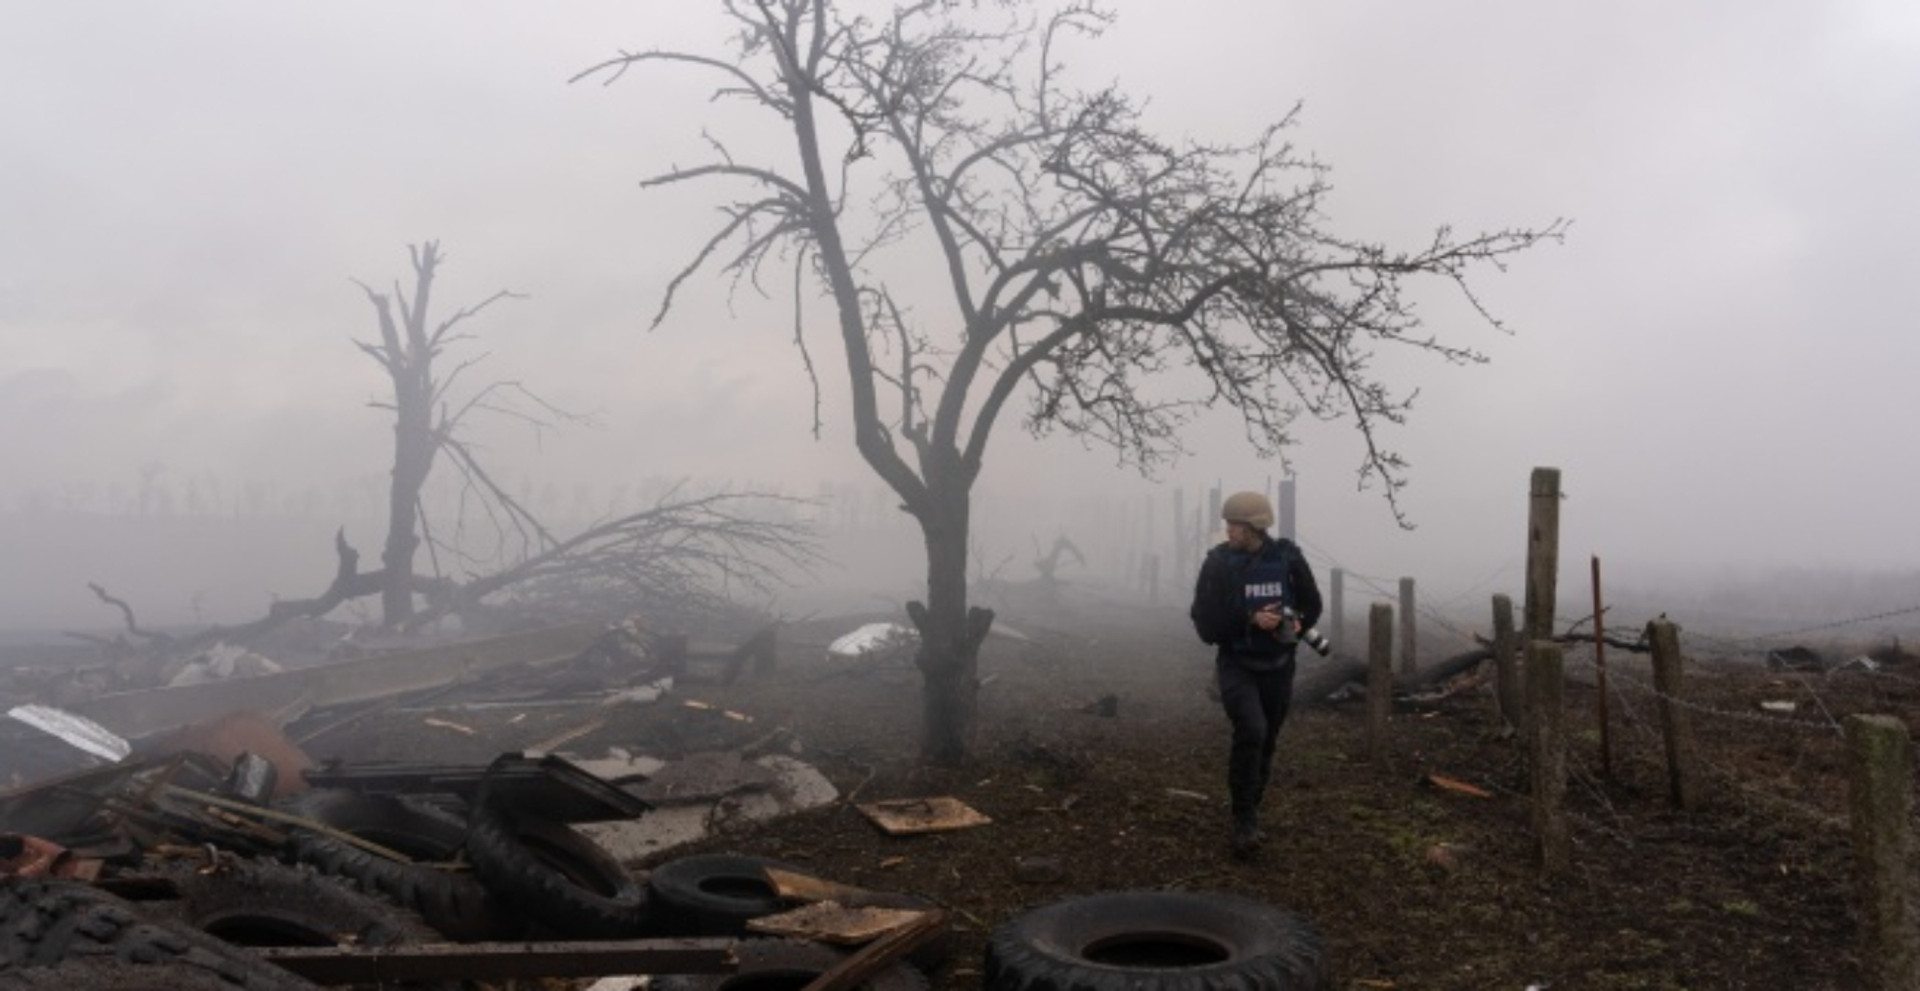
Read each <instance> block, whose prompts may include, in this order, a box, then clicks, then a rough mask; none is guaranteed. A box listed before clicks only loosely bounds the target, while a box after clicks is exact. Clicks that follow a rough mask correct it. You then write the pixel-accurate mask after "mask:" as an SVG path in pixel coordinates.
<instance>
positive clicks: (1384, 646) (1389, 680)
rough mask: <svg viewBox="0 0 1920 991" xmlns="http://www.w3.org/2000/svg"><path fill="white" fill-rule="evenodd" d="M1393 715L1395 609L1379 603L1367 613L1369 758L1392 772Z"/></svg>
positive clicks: (1377, 765) (1380, 767)
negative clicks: (1389, 745)
mask: <svg viewBox="0 0 1920 991" xmlns="http://www.w3.org/2000/svg"><path fill="white" fill-rule="evenodd" d="M1392 714H1393V607H1392V606H1390V605H1388V604H1387V603H1385V602H1376V603H1374V604H1373V608H1372V609H1371V610H1369V611H1368V613H1367V754H1368V757H1369V758H1371V759H1372V761H1373V766H1374V767H1376V768H1379V769H1380V770H1382V771H1385V770H1388V767H1389V764H1390V763H1391V762H1390V759H1389V756H1388V750H1387V718H1388V717H1389V716H1391V715H1392Z"/></svg>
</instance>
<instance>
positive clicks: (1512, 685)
mask: <svg viewBox="0 0 1920 991" xmlns="http://www.w3.org/2000/svg"><path fill="white" fill-rule="evenodd" d="M1519 647H1520V641H1519V639H1518V638H1517V637H1515V636H1514V632H1513V596H1511V595H1507V594H1506V593H1504V592H1503V593H1501V594H1499V595H1496V596H1494V597H1493V704H1494V707H1495V708H1496V709H1498V710H1499V713H1500V718H1502V719H1504V720H1506V721H1507V725H1509V726H1512V727H1514V728H1515V729H1520V728H1523V727H1525V726H1526V722H1527V720H1526V709H1524V708H1523V707H1522V706H1521V702H1520V662H1519V653H1520V650H1519Z"/></svg>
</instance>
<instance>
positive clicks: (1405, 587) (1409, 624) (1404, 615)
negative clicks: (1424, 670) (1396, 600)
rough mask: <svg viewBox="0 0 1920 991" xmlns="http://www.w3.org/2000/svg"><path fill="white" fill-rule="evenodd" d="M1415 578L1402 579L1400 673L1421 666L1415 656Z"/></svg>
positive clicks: (1412, 671)
mask: <svg viewBox="0 0 1920 991" xmlns="http://www.w3.org/2000/svg"><path fill="white" fill-rule="evenodd" d="M1413 649H1414V640H1413V579H1411V578H1402V579H1400V673H1401V674H1412V673H1414V670H1415V669H1416V668H1417V667H1419V663H1418V662H1417V661H1415V660H1414V656H1413Z"/></svg>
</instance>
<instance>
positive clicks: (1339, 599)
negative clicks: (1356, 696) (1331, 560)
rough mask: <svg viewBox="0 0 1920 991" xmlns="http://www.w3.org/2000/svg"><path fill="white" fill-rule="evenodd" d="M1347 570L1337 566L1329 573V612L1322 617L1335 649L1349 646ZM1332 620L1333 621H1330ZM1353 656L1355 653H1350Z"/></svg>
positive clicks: (1321, 621) (1321, 624) (1324, 627)
mask: <svg viewBox="0 0 1920 991" xmlns="http://www.w3.org/2000/svg"><path fill="white" fill-rule="evenodd" d="M1346 587H1347V572H1346V570H1345V569H1343V568H1335V569H1333V570H1332V571H1330V572H1328V573H1327V614H1326V615H1325V616H1322V617H1321V618H1320V627H1321V628H1322V629H1324V630H1326V631H1327V633H1328V635H1329V636H1331V637H1333V649H1335V650H1345V649H1346V646H1347V605H1346V598H1347V593H1346ZM1329 620H1331V622H1329ZM1347 656H1349V657H1351V656H1353V655H1351V654H1348V655H1347Z"/></svg>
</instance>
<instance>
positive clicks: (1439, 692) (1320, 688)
mask: <svg viewBox="0 0 1920 991" xmlns="http://www.w3.org/2000/svg"><path fill="white" fill-rule="evenodd" d="M1582 622H1584V620H1583V621H1582ZM1575 625H1576V627H1577V626H1578V624H1575ZM1474 639H1475V640H1476V641H1478V642H1479V643H1480V646H1478V647H1475V648H1474V649H1472V650H1469V651H1466V652H1465V653H1461V654H1455V655H1454V656H1452V657H1449V658H1447V659H1445V660H1443V661H1439V662H1436V663H1434V664H1430V665H1428V666H1426V667H1424V668H1421V669H1420V670H1418V671H1414V672H1411V673H1399V674H1395V675H1394V676H1393V697H1394V699H1395V700H1397V701H1401V702H1405V703H1408V704H1414V703H1418V702H1432V701H1436V700H1438V699H1441V698H1446V697H1448V696H1450V695H1455V694H1458V693H1459V688H1458V687H1457V686H1454V685H1453V682H1454V680H1455V679H1456V678H1459V677H1460V676H1461V675H1464V674H1467V673H1468V672H1471V671H1473V669H1475V668H1477V667H1479V666H1480V664H1481V662H1483V661H1491V660H1493V645H1492V644H1491V643H1489V642H1487V641H1486V640H1485V639H1484V638H1481V637H1475V638H1474ZM1548 639H1549V640H1550V641H1551V642H1553V643H1561V644H1588V643H1592V642H1593V635H1592V634H1590V633H1579V632H1575V631H1573V630H1570V631H1568V632H1566V633H1562V634H1559V635H1558V636H1554V637H1549V638H1548ZM1602 639H1603V641H1604V642H1605V643H1606V645H1607V646H1609V647H1617V648H1619V649H1621V650H1624V651H1628V652H1630V653H1636V654H1645V653H1648V652H1650V651H1651V650H1652V648H1651V647H1650V646H1649V645H1648V644H1647V643H1646V642H1645V641H1644V640H1622V639H1619V638H1617V637H1604V638H1602ZM1479 684H1480V682H1479V681H1477V680H1476V681H1474V682H1472V683H1471V684H1470V685H1469V686H1467V687H1477V686H1478V685H1479ZM1366 687H1367V662H1366V661H1364V660H1353V659H1347V658H1336V659H1332V660H1329V661H1327V662H1326V663H1323V664H1314V665H1310V666H1303V667H1301V669H1300V673H1299V675H1298V676H1297V677H1296V679H1295V681H1294V689H1293V696H1294V698H1297V699H1299V700H1300V701H1301V704H1303V705H1326V704H1329V703H1332V702H1337V701H1341V700H1343V699H1345V698H1349V697H1353V698H1358V697H1361V696H1364V695H1365V694H1366ZM1356 688H1357V689H1358V690H1357V691H1356V690H1355V689H1356Z"/></svg>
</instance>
